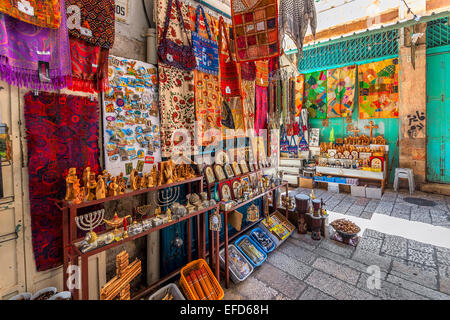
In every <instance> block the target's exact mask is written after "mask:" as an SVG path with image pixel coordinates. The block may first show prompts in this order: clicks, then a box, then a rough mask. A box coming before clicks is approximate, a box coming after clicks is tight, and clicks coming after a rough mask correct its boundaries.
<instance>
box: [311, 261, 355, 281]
mask: <svg viewBox="0 0 450 320" xmlns="http://www.w3.org/2000/svg"><path fill="white" fill-rule="evenodd" d="M312 266H313V267H314V268H315V269H319V270H321V271H323V272H325V273H328V274H330V275H332V276H334V277H336V278H338V279H340V280H343V281H345V282H348V283H350V284H353V285H356V283H357V282H358V278H359V275H360V273H359V272H358V271H356V270H354V269H352V268H349V267H346V266H344V265H342V264H339V263H336V262H334V261H333V260H330V259H326V258H323V257H319V258H317V259H316V261H314V263H313V265H312Z"/></svg>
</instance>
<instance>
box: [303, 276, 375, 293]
mask: <svg viewBox="0 0 450 320" xmlns="http://www.w3.org/2000/svg"><path fill="white" fill-rule="evenodd" d="M305 282H306V283H308V284H309V285H311V286H313V287H315V288H316V289H319V290H321V291H323V292H325V293H326V294H328V295H330V296H332V297H334V298H336V299H338V300H377V299H378V298H377V297H375V296H373V295H371V294H370V293H367V292H365V291H363V290H361V289H359V288H357V287H355V286H352V285H350V284H348V283H346V282H343V281H342V280H339V279H336V278H333V277H332V276H330V275H327V274H326V273H324V272H322V271H319V270H314V271H313V272H312V273H311V274H310V275H309V276H308V278H307V279H306V280H305Z"/></svg>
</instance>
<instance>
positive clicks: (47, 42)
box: [0, 0, 72, 90]
mask: <svg viewBox="0 0 450 320" xmlns="http://www.w3.org/2000/svg"><path fill="white" fill-rule="evenodd" d="M61 6H64V0H61ZM40 62H41V64H47V65H48V68H47V71H48V76H49V79H47V80H46V79H40V73H39V70H40V66H39V64H40ZM41 71H42V74H43V75H45V73H46V72H45V69H43V68H42V65H41ZM0 75H1V78H2V80H4V81H6V82H7V83H9V84H11V85H14V86H19V87H26V88H29V89H37V90H53V89H55V90H56V89H62V88H65V87H67V86H68V85H69V84H70V83H71V75H72V70H71V66H70V49H69V39H68V35H67V29H66V18H65V16H63V17H62V22H61V26H60V28H59V29H48V28H41V27H37V26H35V25H32V24H29V23H26V22H22V21H20V20H17V19H14V18H11V17H10V16H8V15H6V14H3V13H0Z"/></svg>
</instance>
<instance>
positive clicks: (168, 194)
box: [158, 186, 180, 206]
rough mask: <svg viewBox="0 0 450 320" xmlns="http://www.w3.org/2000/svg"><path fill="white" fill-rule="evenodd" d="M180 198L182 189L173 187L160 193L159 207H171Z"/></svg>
mask: <svg viewBox="0 0 450 320" xmlns="http://www.w3.org/2000/svg"><path fill="white" fill-rule="evenodd" d="M179 196H180V187H179V186H176V187H172V188H168V189H164V190H160V191H159V192H158V205H160V206H170V205H171V204H172V203H173V202H175V200H177V199H178V197H179Z"/></svg>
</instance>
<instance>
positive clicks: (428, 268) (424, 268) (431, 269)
mask: <svg viewBox="0 0 450 320" xmlns="http://www.w3.org/2000/svg"><path fill="white" fill-rule="evenodd" d="M403 263H404V262H403ZM406 265H408V266H411V267H414V268H417V269H419V270H421V271H426V272H428V273H431V274H435V275H437V274H438V271H437V267H432V266H427V265H424V264H420V263H417V262H414V261H410V260H408V261H406Z"/></svg>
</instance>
